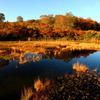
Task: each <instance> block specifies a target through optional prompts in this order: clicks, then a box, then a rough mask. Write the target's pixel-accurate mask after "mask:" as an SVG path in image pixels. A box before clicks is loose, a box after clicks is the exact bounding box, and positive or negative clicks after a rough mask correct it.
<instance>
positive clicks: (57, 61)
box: [0, 50, 100, 100]
mask: <svg viewBox="0 0 100 100" xmlns="http://www.w3.org/2000/svg"><path fill="white" fill-rule="evenodd" d="M25 58H27V59H29V60H28V62H26V63H23V64H22V63H21V64H20V63H19V60H18V59H14V60H4V59H0V100H8V99H9V100H20V95H21V90H23V87H27V86H33V82H34V79H37V78H38V77H40V78H46V77H48V78H55V77H57V76H61V75H64V74H65V73H69V74H72V73H73V69H72V65H73V64H74V63H76V62H77V61H78V62H80V63H82V64H85V65H87V66H88V67H89V68H90V69H91V70H92V69H94V68H98V72H99V71H100V52H99V51H95V50H81V51H77V50H75V51H70V50H69V51H63V52H57V53H55V52H53V51H52V50H51V51H47V52H46V53H45V54H38V55H34V54H31V53H30V54H26V55H25ZM33 58H34V59H33Z"/></svg>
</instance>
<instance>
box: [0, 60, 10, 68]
mask: <svg viewBox="0 0 100 100" xmlns="http://www.w3.org/2000/svg"><path fill="white" fill-rule="evenodd" d="M8 64H9V60H4V59H0V67H4V66H7V65H8Z"/></svg>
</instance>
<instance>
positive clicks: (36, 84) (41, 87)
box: [34, 78, 50, 91]
mask: <svg viewBox="0 0 100 100" xmlns="http://www.w3.org/2000/svg"><path fill="white" fill-rule="evenodd" d="M49 85H50V80H49V79H45V81H44V82H43V81H42V80H40V78H38V79H37V80H35V81H34V88H35V89H36V91H39V90H45V88H46V87H47V86H49Z"/></svg>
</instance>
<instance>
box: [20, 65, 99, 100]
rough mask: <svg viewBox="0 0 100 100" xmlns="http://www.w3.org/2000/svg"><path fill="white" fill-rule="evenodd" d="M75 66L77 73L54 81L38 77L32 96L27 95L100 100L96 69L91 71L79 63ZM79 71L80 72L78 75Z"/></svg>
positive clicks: (49, 99)
mask: <svg viewBox="0 0 100 100" xmlns="http://www.w3.org/2000/svg"><path fill="white" fill-rule="evenodd" d="M76 65H77V67H75V66H76ZM73 67H74V69H76V74H72V75H68V74H65V75H64V76H60V77H57V78H55V80H52V81H50V80H45V81H43V80H40V79H39V78H38V80H37V81H34V89H35V90H34V89H32V90H33V91H32V90H31V91H32V96H31V97H27V100H99V99H100V95H99V94H100V77H99V76H98V73H97V72H95V71H96V70H93V71H91V70H89V68H88V67H86V66H85V65H83V64H79V63H76V64H74V65H73ZM87 70H88V71H87ZM77 71H78V72H80V74H78V75H77ZM29 90H30V88H29ZM24 91H26V90H24ZM27 91H28V89H27ZM23 93H24V92H23ZM27 93H28V92H27ZM29 94H30V93H29ZM24 96H25V97H26V96H27V95H26V94H25V95H23V94H22V97H23V98H24ZM22 97H21V98H22ZM21 100H24V99H21ZM25 100H26V99H25Z"/></svg>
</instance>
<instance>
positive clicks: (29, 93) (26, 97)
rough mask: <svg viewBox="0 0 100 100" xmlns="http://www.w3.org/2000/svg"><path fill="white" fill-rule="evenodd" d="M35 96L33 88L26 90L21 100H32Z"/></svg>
mask: <svg viewBox="0 0 100 100" xmlns="http://www.w3.org/2000/svg"><path fill="white" fill-rule="evenodd" d="M32 95H33V90H32V88H30V87H29V88H24V90H23V92H22V94H21V99H20V100H30V98H31V96H32Z"/></svg>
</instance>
